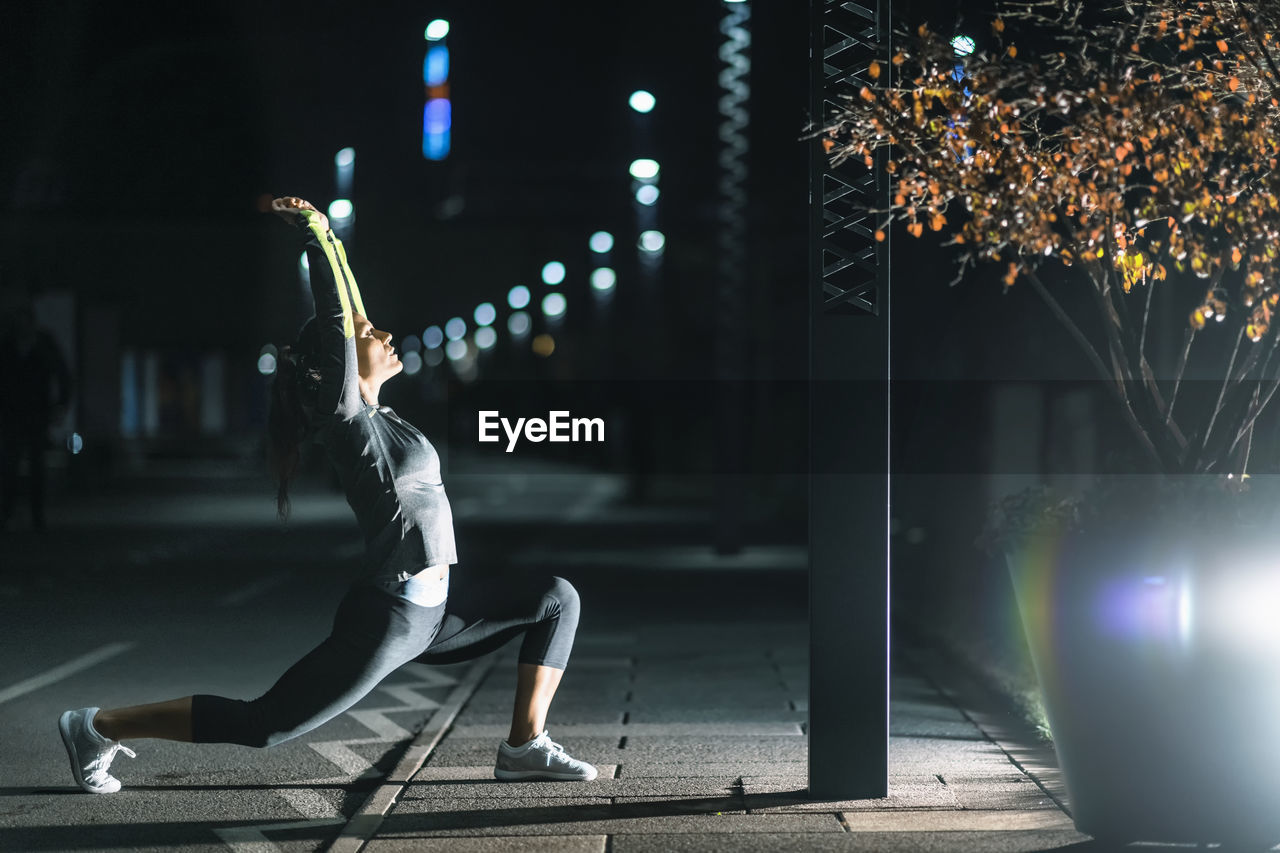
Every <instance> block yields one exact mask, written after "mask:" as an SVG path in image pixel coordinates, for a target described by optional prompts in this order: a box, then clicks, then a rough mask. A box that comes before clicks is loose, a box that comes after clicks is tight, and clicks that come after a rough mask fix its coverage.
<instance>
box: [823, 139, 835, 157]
mask: <svg viewBox="0 0 1280 853" xmlns="http://www.w3.org/2000/svg"><path fill="white" fill-rule="evenodd" d="M835 147H836V142H835V140H834V139H824V140H822V150H823V151H825V152H826V153H828V154H830V153H831V149H832V148H835Z"/></svg>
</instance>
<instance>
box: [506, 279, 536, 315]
mask: <svg viewBox="0 0 1280 853" xmlns="http://www.w3.org/2000/svg"><path fill="white" fill-rule="evenodd" d="M529 298H530V297H529V288H527V287H525V286H524V285H523V284H517V285H516V286H515V287H513V288H511V289H510V290H508V291H507V304H508V305H510V306H511V307H512V308H515V309H516V310H519V309H521V308H524V307H526V306H527V305H528V304H529Z"/></svg>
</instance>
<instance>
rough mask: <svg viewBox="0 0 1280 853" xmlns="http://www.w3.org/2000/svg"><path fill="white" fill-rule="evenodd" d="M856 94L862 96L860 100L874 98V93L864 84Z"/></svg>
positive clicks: (872, 99)
mask: <svg viewBox="0 0 1280 853" xmlns="http://www.w3.org/2000/svg"><path fill="white" fill-rule="evenodd" d="M858 94H859V95H861V96H862V100H864V101H874V100H875V99H876V96H875V93H873V92H872V91H871V90H870V89H868V88H867V87H866V86H863V87H862V90H861V91H860V92H858Z"/></svg>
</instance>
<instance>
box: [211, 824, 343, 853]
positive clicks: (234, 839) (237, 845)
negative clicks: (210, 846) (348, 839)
mask: <svg viewBox="0 0 1280 853" xmlns="http://www.w3.org/2000/svg"><path fill="white" fill-rule="evenodd" d="M342 822H343V819H342V818H340V817H329V818H322V819H320V820H295V821H290V822H288V823H264V824H262V825H261V826H235V827H229V828H226V829H215V830H214V832H215V833H216V834H217V836H218V837H219V838H221V839H222V841H223V843H225V844H226V845H227V846H228V847H230V848H231V849H232V850H233V851H235V853H280V848H279V847H277V846H276V844H275V842H274V841H271V840H269V839H268V838H267V836H265V835H263V833H264V832H283V831H284V830H287V829H306V828H307V827H310V826H333V825H334V824H338V823H342Z"/></svg>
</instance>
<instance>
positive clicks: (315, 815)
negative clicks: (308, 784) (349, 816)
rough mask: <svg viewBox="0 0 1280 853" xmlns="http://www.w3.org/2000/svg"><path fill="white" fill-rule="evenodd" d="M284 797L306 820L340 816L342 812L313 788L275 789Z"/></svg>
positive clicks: (341, 816)
mask: <svg viewBox="0 0 1280 853" xmlns="http://www.w3.org/2000/svg"><path fill="white" fill-rule="evenodd" d="M276 793H277V794H279V795H280V796H281V797H282V798H284V799H285V800H286V801H287V802H288V803H289V805H291V806H293V807H294V808H295V809H297V810H298V814H300V815H302V816H303V817H305V818H307V819H308V820H323V819H325V818H335V817H336V818H342V819H343V820H345V819H346V818H345V817H343V814H342V812H340V811H338V810H337V809H335V808H334V807H333V804H332V803H330V802H329V801H328V800H326V799H325V798H324V797H322V796H320V794H319V792H318V791H316V790H315V789H314V788H282V789H280V790H278V791H276Z"/></svg>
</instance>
